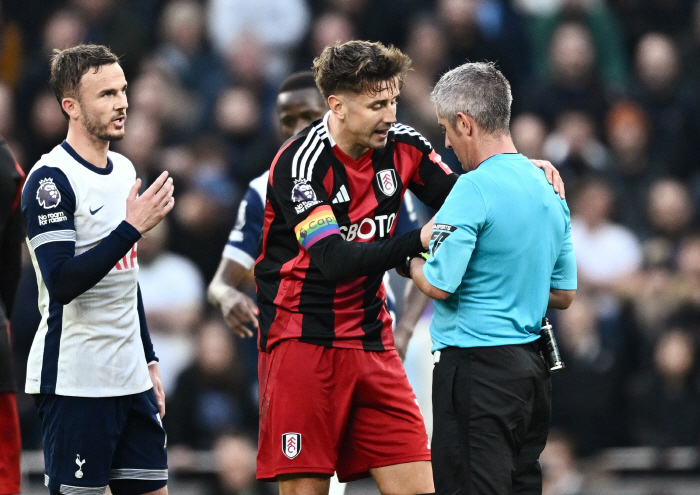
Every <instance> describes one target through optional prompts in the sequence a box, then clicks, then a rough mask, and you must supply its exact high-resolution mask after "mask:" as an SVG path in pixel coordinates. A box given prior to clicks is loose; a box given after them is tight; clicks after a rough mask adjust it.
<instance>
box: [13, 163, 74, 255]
mask: <svg viewBox="0 0 700 495" xmlns="http://www.w3.org/2000/svg"><path fill="white" fill-rule="evenodd" d="M75 203H76V200H75V193H74V191H73V187H72V186H71V184H70V182H69V181H68V178H67V177H66V175H65V174H64V173H63V172H62V171H61V170H60V169H58V168H56V167H47V166H44V167H40V168H38V169H36V170H35V171H34V172H32V173H31V175H30V176H29V177H28V178H27V182H26V184H25V185H24V189H23V191H22V212H23V213H24V218H25V221H26V223H27V238H28V239H29V244H30V245H31V247H32V249H34V250H36V248H38V247H39V246H41V245H42V244H46V243H48V242H57V241H69V242H75V225H74V215H75V207H76V204H75Z"/></svg>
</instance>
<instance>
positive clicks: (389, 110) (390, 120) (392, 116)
mask: <svg viewBox="0 0 700 495" xmlns="http://www.w3.org/2000/svg"><path fill="white" fill-rule="evenodd" d="M384 122H385V123H387V124H395V123H396V105H392V104H391V103H388V104H387V105H386V107H385V111H384Z"/></svg>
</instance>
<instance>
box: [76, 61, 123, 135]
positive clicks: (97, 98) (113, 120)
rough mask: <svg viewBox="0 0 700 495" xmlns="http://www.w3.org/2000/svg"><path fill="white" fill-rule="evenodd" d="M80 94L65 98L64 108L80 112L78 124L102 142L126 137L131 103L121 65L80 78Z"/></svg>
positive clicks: (86, 74) (92, 71)
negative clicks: (128, 109) (125, 127)
mask: <svg viewBox="0 0 700 495" xmlns="http://www.w3.org/2000/svg"><path fill="white" fill-rule="evenodd" d="M77 93H78V94H77V98H64V99H63V105H64V109H66V106H67V105H68V106H70V107H71V108H70V110H71V111H73V112H76V111H77V116H78V122H79V124H80V125H81V126H83V127H84V128H85V130H86V131H87V132H88V133H89V134H91V135H92V136H94V137H96V138H98V139H101V140H103V141H116V140H119V139H121V138H123V137H124V131H125V129H124V123H125V122H126V109H127V108H128V107H129V104H128V102H127V99H126V78H125V77H124V71H123V70H122V68H121V67H120V66H119V64H109V65H103V66H101V67H99V68H98V70H97V71H95V69H90V70H88V71H87V72H86V73H85V74H83V77H82V78H81V79H80V84H79V85H78V88H77ZM67 100H71V103H67V102H66V101H67ZM67 113H70V112H68V111H67Z"/></svg>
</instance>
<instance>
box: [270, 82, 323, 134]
mask: <svg viewBox="0 0 700 495" xmlns="http://www.w3.org/2000/svg"><path fill="white" fill-rule="evenodd" d="M326 110H328V108H327V107H326V104H325V103H324V101H323V97H322V96H321V93H319V92H318V90H317V89H316V88H303V89H294V90H290V91H285V92H283V93H280V94H279V95H277V112H278V114H279V122H280V127H281V129H282V134H284V138H285V139H289V138H290V137H292V136H294V135H296V134H298V133H299V132H300V131H301V130H302V129H303V128H304V127H306V126H307V125H309V124H310V123H311V122H313V121H314V120H318V119H320V118H321V117H323V114H324V113H325V112H326Z"/></svg>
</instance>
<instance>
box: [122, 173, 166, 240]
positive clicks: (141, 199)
mask: <svg viewBox="0 0 700 495" xmlns="http://www.w3.org/2000/svg"><path fill="white" fill-rule="evenodd" d="M139 189H141V179H136V182H135V183H134V185H133V186H132V187H131V191H130V192H129V196H128V197H127V198H126V221H127V222H128V223H129V224H131V225H132V226H133V227H134V228H135V229H136V230H138V231H139V232H140V233H141V235H143V234H145V233H146V232H148V231H149V230H151V229H152V228H153V227H155V226H156V225H158V224H159V223H160V221H161V220H162V219H163V218H164V217H165V215H167V214H168V213H170V210H172V209H173V206H175V198H174V197H173V191H174V190H175V186H174V185H173V179H172V177H168V172H163V173H162V174H160V176H159V177H158V178H157V179H156V180H155V182H154V183H153V184H151V186H150V187H149V188H148V189H146V191H145V192H144V193H143V194H142V195H140V196H139Z"/></svg>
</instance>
